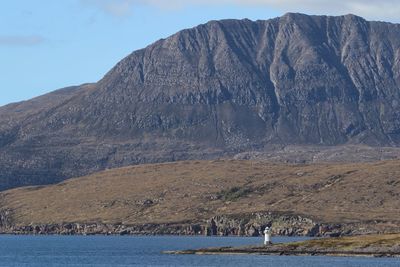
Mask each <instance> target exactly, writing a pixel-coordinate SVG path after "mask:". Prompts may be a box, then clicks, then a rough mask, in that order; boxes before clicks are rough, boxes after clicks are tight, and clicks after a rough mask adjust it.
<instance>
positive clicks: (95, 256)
mask: <svg viewBox="0 0 400 267" xmlns="http://www.w3.org/2000/svg"><path fill="white" fill-rule="evenodd" d="M294 240H299V238H287V237H286V238H284V237H275V238H274V239H273V241H274V242H288V241H294ZM261 242H262V239H261V238H254V237H177V236H150V237H148V236H139V237H138V236H11V235H3V236H0V266H33V267H36V266H279V267H286V266H296V267H312V266H360V267H361V266H363V267H370V266H371V267H372V266H389V267H390V266H400V259H394V258H356V257H354V258H353V257H352V258H340V257H319V256H318V257H312V256H263V255H166V254H162V253H161V252H162V251H164V250H179V249H195V248H202V247H210V246H211V247H212V246H240V245H249V244H252V245H254V244H259V243H261Z"/></svg>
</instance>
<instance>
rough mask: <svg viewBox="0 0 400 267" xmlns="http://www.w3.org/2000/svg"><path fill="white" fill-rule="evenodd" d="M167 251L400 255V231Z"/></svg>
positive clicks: (310, 254) (175, 252) (295, 254)
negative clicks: (398, 232) (269, 243)
mask: <svg viewBox="0 0 400 267" xmlns="http://www.w3.org/2000/svg"><path fill="white" fill-rule="evenodd" d="M164 253H167V254H257V255H291V256H349V257H356V256H360V257H361V256H364V257H400V234H383V235H363V236H351V237H336V238H321V239H312V240H307V241H300V242H291V243H278V244H271V245H259V246H244V247H219V248H218V247H217V248H202V249H196V250H182V251H165V252H164Z"/></svg>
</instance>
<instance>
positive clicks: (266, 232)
mask: <svg viewBox="0 0 400 267" xmlns="http://www.w3.org/2000/svg"><path fill="white" fill-rule="evenodd" d="M270 244H272V242H271V228H270V227H268V226H267V227H265V230H264V245H270Z"/></svg>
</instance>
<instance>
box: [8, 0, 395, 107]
mask: <svg viewBox="0 0 400 267" xmlns="http://www.w3.org/2000/svg"><path fill="white" fill-rule="evenodd" d="M286 12H301V13H306V14H317V15H318V14H323V15H343V14H349V13H352V14H356V15H360V16H363V17H365V18H367V19H370V20H381V21H390V22H395V23H396V22H400V19H399V18H400V16H399V15H398V14H400V0H335V1H332V0H57V1H55V0H1V1H0V106H2V105H5V104H7V103H11V102H17V101H22V100H27V99H30V98H32V97H35V96H39V95H41V94H44V93H47V92H50V91H53V90H56V89H59V88H63V87H67V86H72V85H79V84H82V83H87V82H96V81H98V80H99V79H101V78H102V77H103V76H104V75H105V74H106V72H107V71H108V70H110V69H111V68H112V67H113V66H114V65H115V64H116V63H117V62H118V61H120V60H121V59H122V58H124V57H125V56H127V55H128V54H130V53H131V52H133V51H134V50H137V49H140V48H143V47H146V46H147V45H149V44H151V43H153V42H154V41H156V40H158V39H160V38H165V37H168V36H169V35H171V34H173V33H175V32H177V31H179V30H182V29H185V28H190V27H194V26H196V25H198V24H201V23H206V22H207V21H209V20H214V19H226V18H235V19H243V18H248V19H252V20H257V19H269V18H273V17H277V16H281V15H283V14H284V13H286Z"/></svg>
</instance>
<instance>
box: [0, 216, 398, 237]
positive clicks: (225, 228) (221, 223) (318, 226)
mask: <svg viewBox="0 0 400 267" xmlns="http://www.w3.org/2000/svg"><path fill="white" fill-rule="evenodd" d="M265 226H270V227H272V235H273V236H313V237H338V236H351V235H362V234H376V233H394V232H399V231H400V227H399V223H398V222H394V221H391V222H385V221H366V222H363V221H360V222H357V223H343V224H335V223H317V222H316V221H313V220H312V219H310V218H306V217H303V216H299V215H289V214H278V213H274V214H271V213H253V214H239V215H219V216H215V217H213V218H211V219H210V220H208V221H196V222H192V221H186V222H176V223H162V224H154V223H147V224H140V225H126V224H122V223H115V224H110V223H101V222H92V223H91V222H74V223H51V224H29V225H15V224H13V223H12V216H11V212H10V211H0V234H37V235H49V234H57V235H207V236H262V232H263V230H264V229H265Z"/></svg>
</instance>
